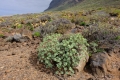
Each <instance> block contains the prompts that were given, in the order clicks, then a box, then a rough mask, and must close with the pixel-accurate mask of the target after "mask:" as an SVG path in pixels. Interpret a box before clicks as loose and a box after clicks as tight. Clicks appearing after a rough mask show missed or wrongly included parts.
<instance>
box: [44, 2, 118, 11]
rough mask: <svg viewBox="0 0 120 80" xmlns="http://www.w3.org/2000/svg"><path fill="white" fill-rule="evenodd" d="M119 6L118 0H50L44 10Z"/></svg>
mask: <svg viewBox="0 0 120 80" xmlns="http://www.w3.org/2000/svg"><path fill="white" fill-rule="evenodd" d="M108 7H117V8H119V7H120V0H52V1H51V3H50V5H49V7H48V9H46V10H45V11H51V10H52V11H60V10H66V9H69V10H72V11H73V10H86V9H96V8H108Z"/></svg>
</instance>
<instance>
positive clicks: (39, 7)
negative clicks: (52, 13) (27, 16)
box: [0, 0, 51, 16]
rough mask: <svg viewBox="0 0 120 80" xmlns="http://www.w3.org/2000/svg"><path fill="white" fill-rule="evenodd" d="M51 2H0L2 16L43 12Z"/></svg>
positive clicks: (21, 0) (33, 0)
mask: <svg viewBox="0 0 120 80" xmlns="http://www.w3.org/2000/svg"><path fill="white" fill-rule="evenodd" d="M50 2H51V0H0V16H3V15H13V14H24V13H37V12H42V11H44V10H45V9H47V8H48V6H49V4H50Z"/></svg>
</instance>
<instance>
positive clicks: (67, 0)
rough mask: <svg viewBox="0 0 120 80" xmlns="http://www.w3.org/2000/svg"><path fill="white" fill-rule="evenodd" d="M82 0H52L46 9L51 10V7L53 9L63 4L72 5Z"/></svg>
mask: <svg viewBox="0 0 120 80" xmlns="http://www.w3.org/2000/svg"><path fill="white" fill-rule="evenodd" d="M80 1H82V0H52V1H51V3H50V5H49V7H48V9H46V10H50V9H53V8H56V7H62V6H68V7H70V6H71V5H74V4H76V3H78V2H80ZM68 4H69V5H68Z"/></svg>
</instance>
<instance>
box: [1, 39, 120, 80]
mask: <svg viewBox="0 0 120 80" xmlns="http://www.w3.org/2000/svg"><path fill="white" fill-rule="evenodd" d="M40 42H41V39H40V38H33V39H32V40H29V39H28V40H27V41H23V42H15V41H12V42H6V41H5V38H0V80H120V45H116V46H114V47H111V48H106V49H105V50H106V52H103V53H96V54H93V55H92V56H91V57H90V59H89V61H88V63H87V64H86V67H85V68H84V70H83V71H82V72H79V73H77V74H76V75H74V76H72V77H67V78H66V77H60V76H57V75H54V74H53V73H52V71H50V70H47V69H45V68H44V66H43V65H42V64H40V63H38V59H37V49H38V46H39V44H40Z"/></svg>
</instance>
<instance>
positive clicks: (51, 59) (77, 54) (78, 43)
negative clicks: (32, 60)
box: [38, 34, 88, 75]
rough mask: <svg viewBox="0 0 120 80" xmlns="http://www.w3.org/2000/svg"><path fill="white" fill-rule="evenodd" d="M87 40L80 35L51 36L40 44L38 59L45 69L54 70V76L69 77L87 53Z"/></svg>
mask: <svg viewBox="0 0 120 80" xmlns="http://www.w3.org/2000/svg"><path fill="white" fill-rule="evenodd" d="M87 46H88V43H87V40H86V39H85V38H83V36H82V35H81V34H69V35H64V36H63V35H61V34H52V35H47V36H46V37H44V39H43V42H41V43H40V46H39V53H38V58H39V61H40V62H42V63H43V64H44V65H45V66H46V67H47V68H54V69H55V70H56V72H55V73H56V74H67V75H71V74H74V73H75V70H74V69H75V67H77V65H78V64H79V62H80V59H82V58H84V57H85V56H86V54H88V52H87Z"/></svg>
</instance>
